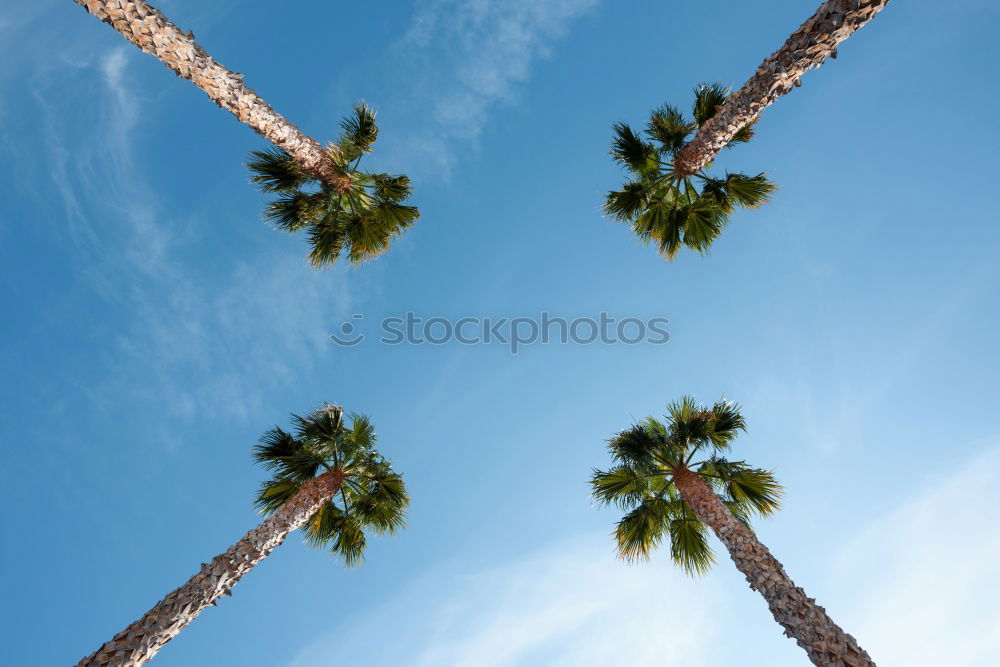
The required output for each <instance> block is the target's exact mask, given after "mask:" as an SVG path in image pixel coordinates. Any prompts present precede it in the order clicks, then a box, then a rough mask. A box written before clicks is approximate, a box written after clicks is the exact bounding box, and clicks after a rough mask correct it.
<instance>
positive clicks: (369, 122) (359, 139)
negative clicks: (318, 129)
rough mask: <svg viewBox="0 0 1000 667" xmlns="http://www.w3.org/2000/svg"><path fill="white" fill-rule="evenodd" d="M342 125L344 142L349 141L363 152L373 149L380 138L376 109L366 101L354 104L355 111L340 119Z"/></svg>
mask: <svg viewBox="0 0 1000 667" xmlns="http://www.w3.org/2000/svg"><path fill="white" fill-rule="evenodd" d="M340 127H341V129H342V130H343V131H344V134H343V139H342V143H343V142H349V143H350V144H352V145H353V146H355V147H357V148H358V150H360V151H361V152H362V153H367V152H369V151H371V149H372V145H373V144H374V143H375V140H376V139H378V125H377V124H376V123H375V110H374V109H372V108H371V107H370V106H368V103H367V102H364V101H361V102H359V103H358V104H355V105H354V113H353V114H352V115H350V116H348V117H347V118H344V119H343V120H342V121H340Z"/></svg>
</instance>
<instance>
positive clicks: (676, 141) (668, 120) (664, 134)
mask: <svg viewBox="0 0 1000 667" xmlns="http://www.w3.org/2000/svg"><path fill="white" fill-rule="evenodd" d="M695 129H697V127H696V125H695V124H694V123H692V122H690V121H689V120H687V119H686V118H684V114H682V113H681V112H680V110H679V109H677V107H674V106H671V105H669V104H664V105H663V106H660V107H657V108H656V109H654V110H653V112H652V113H651V114H650V115H649V123H648V124H647V125H646V134H647V135H649V136H650V137H652V138H654V139H656V141H658V142H659V143H660V146H661V150H662V151H663V152H665V153H668V154H670V155H673V154H675V153H677V151H679V150H680V149H681V147H682V146H684V144H685V143H686V142H687V138H688V135H690V134H691V133H692V132H694V131H695Z"/></svg>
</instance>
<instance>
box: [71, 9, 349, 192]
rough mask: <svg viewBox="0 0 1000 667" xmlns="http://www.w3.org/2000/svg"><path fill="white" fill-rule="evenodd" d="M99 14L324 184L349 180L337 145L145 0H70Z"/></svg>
mask: <svg viewBox="0 0 1000 667" xmlns="http://www.w3.org/2000/svg"><path fill="white" fill-rule="evenodd" d="M74 2H76V3H77V4H78V5H82V6H83V7H84V8H85V9H86V10H87V11H88V12H90V13H91V14H93V15H94V16H96V17H97V18H99V19H101V20H102V21H104V22H105V23H107V24H108V25H110V26H111V27H113V28H114V29H115V30H117V31H118V32H120V33H121V35H122V37H124V38H125V39H127V40H128V41H130V42H132V43H133V44H135V45H136V46H138V47H139V48H140V49H142V50H143V51H145V52H146V53H148V54H150V55H153V56H156V57H157V58H159V59H160V60H161V61H163V64H164V65H166V66H167V67H169V68H170V69H172V70H173V71H174V72H176V73H177V75H178V76H180V77H182V78H185V79H188V80H189V81H191V82H192V83H194V85H196V86H198V87H199V88H201V89H202V90H203V91H205V93H206V94H207V95H208V96H209V97H210V98H212V100H213V101H214V102H215V103H216V104H218V105H219V106H220V107H222V108H223V109H226V110H227V111H229V112H230V113H231V114H233V115H234V116H236V118H238V119H239V120H240V122H242V123H246V124H247V125H249V126H250V127H251V128H253V130H254V131H255V132H256V133H257V134H259V135H261V136H262V137H264V138H265V139H267V140H268V141H270V142H271V143H272V144H274V145H275V146H277V147H278V148H281V149H282V150H284V151H285V152H286V153H288V154H289V155H291V156H292V157H293V158H294V159H295V161H296V162H297V163H298V165H299V167H300V168H301V169H302V171H303V172H305V173H307V174H309V175H310V176H313V177H315V178H318V179H320V180H322V181H323V182H324V183H326V184H327V185H329V186H331V187H334V188H337V189H344V188H346V187H347V186H349V185H350V179H349V178H348V177H346V176H343V175H341V174H338V173H337V172H336V171H335V170H334V169H333V167H332V165H331V164H330V154H331V153H334V154H335V153H337V152H339V149H338V148H337V147H336V146H334V145H330V146H328V147H327V148H326V149H323V148H322V147H321V146H320V145H319V142H317V141H316V140H315V139H312V138H311V137H308V136H306V135H305V134H303V133H302V132H301V131H300V130H299V129H298V128H297V127H295V125H293V124H292V123H290V122H288V120H287V119H286V118H285V117H284V116H282V115H281V114H279V113H278V112H276V111H275V110H274V109H272V108H271V106H270V105H269V104H268V103H267V102H265V101H264V100H263V99H261V97H260V96H259V95H257V93H255V92H254V91H252V90H251V89H250V88H247V87H246V86H245V85H244V84H243V75H242V74H239V73H238V72H232V71H230V70H228V69H226V68H225V67H223V66H222V65H220V64H219V63H217V62H216V61H215V60H213V59H212V57H211V56H209V55H208V53H207V52H206V51H205V49H203V48H201V47H200V46H198V44H197V43H195V41H194V34H193V33H191V32H188V33H183V32H181V30H180V28H178V27H177V26H175V25H174V24H173V23H171V22H170V21H169V20H167V18H166V17H165V16H164V15H163V14H161V13H160V12H159V11H158V10H157V9H156V8H155V7H153V6H151V5H149V4H148V3H146V2H144V1H143V0H74Z"/></svg>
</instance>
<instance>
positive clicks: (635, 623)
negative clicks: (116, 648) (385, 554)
mask: <svg viewBox="0 0 1000 667" xmlns="http://www.w3.org/2000/svg"><path fill="white" fill-rule="evenodd" d="M659 560H660V562H657V563H654V564H650V565H628V564H626V563H622V562H620V561H617V560H615V558H614V556H613V555H612V548H611V545H610V543H609V540H608V538H607V537H606V536H604V537H602V538H597V539H591V538H586V539H584V538H575V539H570V540H567V541H564V542H561V543H559V544H556V545H554V546H552V547H549V548H547V549H545V550H543V551H540V552H538V553H535V554H531V555H528V556H526V557H523V558H520V559H518V560H516V561H515V562H513V563H510V564H507V565H502V566H498V567H494V568H490V569H479V570H476V569H472V570H471V571H470V570H465V571H464V572H463V571H462V566H460V565H457V564H455V563H451V564H450V566H449V567H444V568H440V569H438V570H436V571H435V572H432V573H430V574H428V575H426V576H425V577H424V579H423V580H421V581H420V582H418V583H417V584H416V585H414V586H413V587H411V588H410V589H409V590H408V591H406V592H404V593H402V594H401V595H400V596H399V597H398V598H397V599H393V600H390V601H389V602H387V603H386V604H383V605H381V606H379V607H378V608H376V609H375V610H374V611H372V612H371V613H370V615H368V616H367V617H364V618H362V619H360V620H357V621H355V622H354V623H352V624H351V625H349V626H347V627H345V628H343V629H342V630H341V631H339V632H338V633H336V634H333V635H330V636H328V637H325V638H323V639H320V640H318V641H316V642H314V643H313V644H311V645H309V646H307V647H306V648H305V649H303V650H302V651H301V652H300V653H299V654H298V655H297V656H296V657H295V658H294V659H293V660H292V662H291V665H292V666H293V667H313V666H317V667H318V666H320V665H327V664H329V662H330V656H331V655H336V656H337V657H336V661H337V662H338V663H341V662H342V663H344V664H371V665H392V664H405V665H414V666H417V667H422V666H426V667H432V666H433V667H451V666H454V667H458V666H462V667H465V666H467V665H476V666H477V667H502V666H504V665H526V664H539V665H556V666H565V667H570V666H573V667H586V666H589V665H593V666H595V667H596V666H598V665H599V666H601V667H606V666H607V665H652V664H656V665H686V664H703V663H704V662H705V658H706V656H707V653H706V652H707V651H709V650H710V642H708V641H707V640H708V639H709V638H710V635H711V630H710V624H709V616H710V610H711V608H712V607H713V606H716V605H717V600H716V598H717V597H718V596H717V595H716V593H715V589H714V587H713V585H712V583H711V582H710V581H709V580H704V579H700V580H691V579H688V578H686V577H685V576H684V575H682V574H680V573H679V572H678V571H677V570H676V569H674V568H673V567H671V565H670V563H669V561H664V560H663V559H659ZM386 627H391V628H393V631H392V632H391V633H386V632H385V628H386Z"/></svg>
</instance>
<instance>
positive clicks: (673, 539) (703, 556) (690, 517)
mask: <svg viewBox="0 0 1000 667" xmlns="http://www.w3.org/2000/svg"><path fill="white" fill-rule="evenodd" d="M679 502H681V501H679ZM681 506H682V509H680V511H677V512H675V513H674V515H673V518H671V519H670V556H671V557H672V558H673V560H674V563H675V564H676V565H678V566H680V567H681V568H682V569H683V570H684V571H685V572H687V573H688V574H690V575H692V576H694V575H700V574H705V573H706V572H708V570H709V569H710V568H711V567H712V565H713V564H714V563H715V554H714V553H713V552H712V547H710V546H709V544H708V527H707V526H706V525H705V524H704V523H702V522H701V521H700V520H699V519H698V518H697V517H695V515H694V513H693V512H691V510H689V509H687V507H686V506H685V505H683V502H681Z"/></svg>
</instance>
